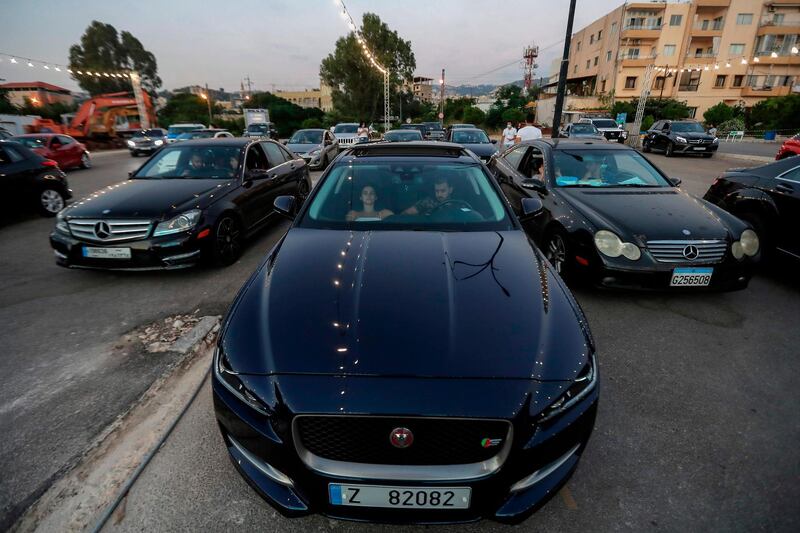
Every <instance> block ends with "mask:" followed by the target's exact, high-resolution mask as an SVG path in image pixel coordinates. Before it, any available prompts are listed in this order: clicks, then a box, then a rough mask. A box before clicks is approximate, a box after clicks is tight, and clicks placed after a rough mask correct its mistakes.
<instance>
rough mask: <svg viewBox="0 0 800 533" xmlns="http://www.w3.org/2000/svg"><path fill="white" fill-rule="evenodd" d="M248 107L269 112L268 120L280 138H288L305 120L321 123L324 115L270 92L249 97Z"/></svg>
mask: <svg viewBox="0 0 800 533" xmlns="http://www.w3.org/2000/svg"><path fill="white" fill-rule="evenodd" d="M248 107H254V108H262V109H267V110H269V118H270V120H271V121H272V122H274V123H275V128H276V129H277V130H278V135H279V136H280V137H288V136H290V135H291V134H292V132H294V131H295V130H298V129H300V128H301V127H302V125H303V121H304V120H306V119H311V118H314V119H317V120H320V121H322V118H323V117H324V115H325V114H324V113H323V112H322V110H321V109H318V108H316V107H314V108H302V107H300V106H299V105H296V104H293V103H291V102H290V101H288V100H285V99H283V98H281V97H279V96H275V95H274V94H272V93H270V92H258V93H255V94H253V95H252V96H251V97H250V102H249V103H248Z"/></svg>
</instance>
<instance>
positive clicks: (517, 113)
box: [502, 108, 525, 124]
mask: <svg viewBox="0 0 800 533" xmlns="http://www.w3.org/2000/svg"><path fill="white" fill-rule="evenodd" d="M502 117H503V120H504V121H505V122H512V123H514V124H518V123H520V122H522V121H523V120H525V112H524V111H523V110H522V109H515V108H510V109H506V110H505V111H503V115H502Z"/></svg>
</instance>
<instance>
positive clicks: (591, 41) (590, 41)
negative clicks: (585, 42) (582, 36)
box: [589, 33, 594, 44]
mask: <svg viewBox="0 0 800 533" xmlns="http://www.w3.org/2000/svg"><path fill="white" fill-rule="evenodd" d="M589 44H594V33H593V34H591V35H590V36H589Z"/></svg>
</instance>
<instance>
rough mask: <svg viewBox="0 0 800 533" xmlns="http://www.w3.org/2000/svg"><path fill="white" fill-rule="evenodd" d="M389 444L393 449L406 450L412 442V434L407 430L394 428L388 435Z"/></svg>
mask: <svg viewBox="0 0 800 533" xmlns="http://www.w3.org/2000/svg"><path fill="white" fill-rule="evenodd" d="M389 442H391V443H392V446H394V447H395V448H408V447H409V446H411V443H412V442H414V434H413V433H411V430H410V429H408V428H394V429H393V430H392V432H391V433H389Z"/></svg>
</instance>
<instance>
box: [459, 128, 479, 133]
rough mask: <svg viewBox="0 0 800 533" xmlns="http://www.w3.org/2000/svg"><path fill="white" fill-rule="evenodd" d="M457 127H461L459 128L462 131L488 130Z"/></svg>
mask: <svg viewBox="0 0 800 533" xmlns="http://www.w3.org/2000/svg"><path fill="white" fill-rule="evenodd" d="M457 129H459V130H461V131H483V133H486V132H485V131H484V130H482V129H481V128H457Z"/></svg>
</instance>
